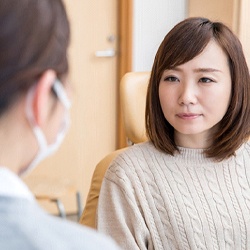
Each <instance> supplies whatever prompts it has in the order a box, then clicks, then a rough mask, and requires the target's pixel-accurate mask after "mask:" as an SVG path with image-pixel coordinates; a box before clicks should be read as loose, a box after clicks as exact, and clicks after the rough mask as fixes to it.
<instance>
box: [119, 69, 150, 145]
mask: <svg viewBox="0 0 250 250" xmlns="http://www.w3.org/2000/svg"><path fill="white" fill-rule="evenodd" d="M149 77H150V72H129V73H127V74H125V75H124V76H123V78H122V79H121V86H120V96H121V109H122V113H123V120H124V127H125V132H126V136H127V138H128V140H129V141H131V142H132V143H139V142H143V141H146V140H147V136H146V130H145V107H146V94H147V87H148V82H149Z"/></svg>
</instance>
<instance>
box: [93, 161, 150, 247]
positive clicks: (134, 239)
mask: <svg viewBox="0 0 250 250" xmlns="http://www.w3.org/2000/svg"><path fill="white" fill-rule="evenodd" d="M126 167H128V166H126ZM130 175H131V173H129V169H125V168H122V167H121V166H119V163H118V161H114V162H113V164H112V165H111V166H110V167H109V169H108V171H107V173H106V175H105V178H104V180H103V183H102V188H101V192H100V197H99V203H98V212H97V229H98V230H99V231H101V232H103V233H105V234H107V235H109V236H111V237H112V238H113V239H114V240H115V241H116V242H117V243H118V244H119V245H120V246H121V247H122V249H133V250H136V249H138V250H139V249H140V250H143V249H151V247H150V246H152V242H151V239H150V234H149V230H148V228H147V226H146V224H145V221H144V218H143V214H142V211H141V209H140V204H139V203H138V198H137V195H136V192H135V190H134V188H133V185H132V183H131V178H130Z"/></svg>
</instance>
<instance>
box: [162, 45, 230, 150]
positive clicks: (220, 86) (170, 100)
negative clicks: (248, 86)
mask: <svg viewBox="0 0 250 250" xmlns="http://www.w3.org/2000/svg"><path fill="white" fill-rule="evenodd" d="M230 97H231V76H230V69H229V64H228V58H227V55H226V54H225V52H224V51H223V50H222V49H221V47H220V46H219V45H218V44H217V43H216V42H215V41H210V42H209V43H208V45H207V46H206V48H205V49H204V50H203V52H202V53H201V54H199V55H198V56H196V57H195V58H193V59H192V60H190V61H188V62H187V63H184V64H182V65H179V66H177V67H175V68H173V69H167V70H165V71H164V72H163V74H162V77H161V80H160V84H159V98H160V104H161V108H162V110H163V113H164V116H165V118H166V120H167V121H168V122H169V123H170V124H171V125H172V126H173V127H174V129H175V134H174V136H175V142H176V144H177V145H178V146H183V147H191V148H206V147H208V146H209V145H210V144H211V141H209V138H210V135H211V133H212V132H213V131H214V130H216V128H217V126H216V124H218V123H219V122H220V121H221V119H222V118H223V116H224V115H225V113H226V111H227V108H228V105H229V102H230Z"/></svg>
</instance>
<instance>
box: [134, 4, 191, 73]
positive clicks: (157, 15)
mask: <svg viewBox="0 0 250 250" xmlns="http://www.w3.org/2000/svg"><path fill="white" fill-rule="evenodd" d="M133 11H134V13H133V41H132V49H133V56H132V70H133V71H150V70H151V67H152V64H153V61H154V57H155V54H156V51H157V49H158V47H159V45H160V43H161V41H162V40H163V38H164V37H165V35H166V34H167V32H168V31H169V30H170V29H171V28H172V27H173V26H174V25H175V24H176V23H178V22H179V21H181V20H183V19H184V18H185V17H186V16H187V0H134V1H133Z"/></svg>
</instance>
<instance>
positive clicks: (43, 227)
mask: <svg viewBox="0 0 250 250" xmlns="http://www.w3.org/2000/svg"><path fill="white" fill-rule="evenodd" d="M0 221H1V223H0V249H8V250H17V249H26V250H29V249H30V250H31V249H32V250H33V249H36V250H44V249H46V250H76V249H83V250H99V249H110V250H118V249H119V248H118V246H117V245H116V243H115V242H114V241H113V240H112V239H111V238H110V237H107V236H104V235H103V234H101V233H99V232H97V231H95V230H93V229H90V228H87V227H85V226H82V225H80V224H77V223H74V222H71V221H68V220H64V219H61V218H58V217H55V216H53V215H49V214H47V213H46V212H45V211H43V210H42V209H41V208H40V207H39V206H38V205H37V204H36V202H29V201H28V202H27V200H24V199H11V198H4V197H1V199H0Z"/></svg>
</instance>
